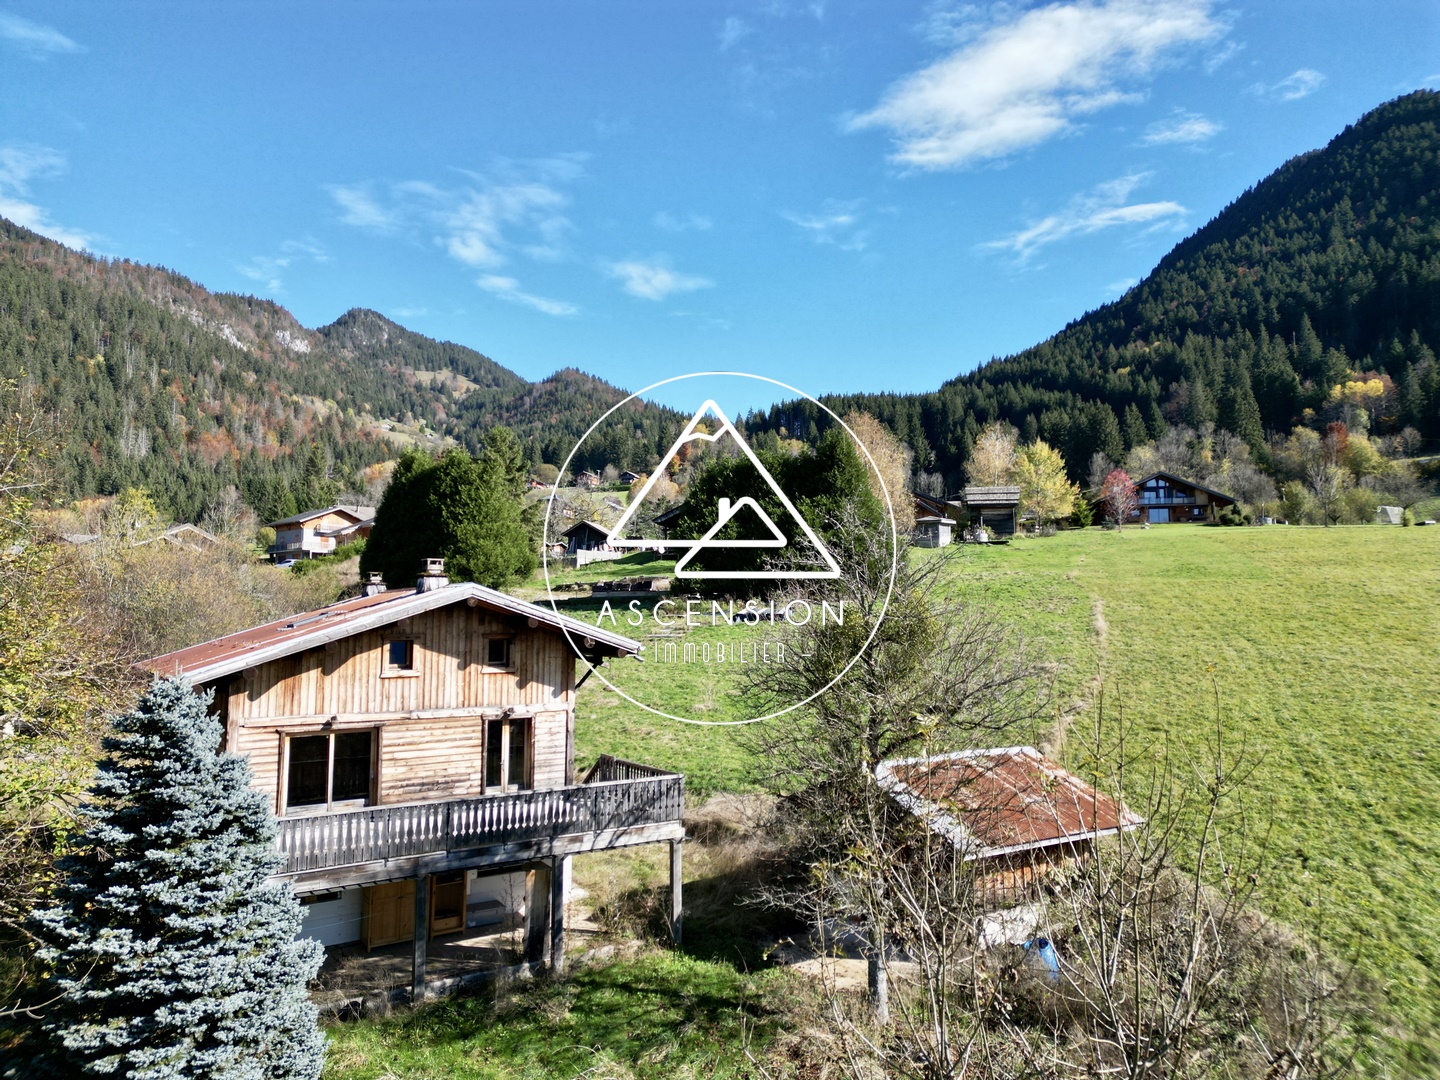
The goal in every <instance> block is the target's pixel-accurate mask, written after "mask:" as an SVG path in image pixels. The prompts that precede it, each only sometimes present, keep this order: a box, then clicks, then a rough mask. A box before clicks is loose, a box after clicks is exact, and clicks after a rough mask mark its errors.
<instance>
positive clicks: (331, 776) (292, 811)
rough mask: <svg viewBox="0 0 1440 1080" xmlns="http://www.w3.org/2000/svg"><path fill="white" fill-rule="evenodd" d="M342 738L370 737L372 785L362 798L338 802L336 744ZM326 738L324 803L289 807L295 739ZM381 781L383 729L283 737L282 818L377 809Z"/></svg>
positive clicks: (285, 735)
mask: <svg viewBox="0 0 1440 1080" xmlns="http://www.w3.org/2000/svg"><path fill="white" fill-rule="evenodd" d="M341 735H368V736H369V737H370V769H369V786H368V788H367V790H366V793H365V795H364V797H363V798H359V799H355V798H350V799H336V798H335V797H334V796H335V745H336V742H337V739H338V736H341ZM314 738H323V739H325V741H326V743H327V746H326V759H325V801H324V802H321V803H302V804H300V805H297V806H291V805H290V762H291V756H290V755H291V744H293V743H294V741H295V740H296V739H314ZM379 780H380V728H379V727H359V728H341V729H339V730H312V731H293V732H290V731H287V732H284V733H283V734H282V745H281V748H280V792H279V796H280V798H279V803H280V807H279V816H280V817H306V816H309V815H313V814H333V813H335V812H337V811H341V810H358V809H361V808H362V807H366V806H374V805H375V804H376V803H377V802H378V797H377V789H378V787H379Z"/></svg>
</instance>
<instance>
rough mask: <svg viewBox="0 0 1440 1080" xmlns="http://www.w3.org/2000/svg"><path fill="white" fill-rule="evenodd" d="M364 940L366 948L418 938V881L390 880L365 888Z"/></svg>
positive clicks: (363, 907)
mask: <svg viewBox="0 0 1440 1080" xmlns="http://www.w3.org/2000/svg"><path fill="white" fill-rule="evenodd" d="M364 894H365V898H364V900H363V901H362V903H361V917H360V926H361V940H362V941H363V942H364V943H365V948H367V949H378V948H379V947H380V946H381V945H394V944H395V943H396V942H398V941H413V940H414V938H415V882H414V881H387V882H386V883H385V884H384V885H372V886H371V887H370V888H368V889H365V890H364Z"/></svg>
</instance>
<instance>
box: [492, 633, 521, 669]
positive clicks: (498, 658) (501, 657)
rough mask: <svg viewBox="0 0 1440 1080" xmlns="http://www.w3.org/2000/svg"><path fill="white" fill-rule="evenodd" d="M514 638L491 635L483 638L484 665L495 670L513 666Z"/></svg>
mask: <svg viewBox="0 0 1440 1080" xmlns="http://www.w3.org/2000/svg"><path fill="white" fill-rule="evenodd" d="M514 655H515V639H514V638H508V637H492V638H486V639H485V666H486V667H487V668H492V669H495V670H497V671H509V670H510V669H511V668H512V667H514Z"/></svg>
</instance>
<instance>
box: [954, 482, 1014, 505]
mask: <svg viewBox="0 0 1440 1080" xmlns="http://www.w3.org/2000/svg"><path fill="white" fill-rule="evenodd" d="M965 505H966V506H1018V505H1020V489H1019V488H1018V487H1015V486H1013V485H1009V484H1005V485H1000V486H997V487H967V488H966V489H965Z"/></svg>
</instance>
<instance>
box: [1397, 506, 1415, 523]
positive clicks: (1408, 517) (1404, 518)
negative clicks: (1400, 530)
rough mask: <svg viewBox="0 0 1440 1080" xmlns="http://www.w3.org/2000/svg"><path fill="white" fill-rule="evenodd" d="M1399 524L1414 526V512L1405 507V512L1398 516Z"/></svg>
mask: <svg viewBox="0 0 1440 1080" xmlns="http://www.w3.org/2000/svg"><path fill="white" fill-rule="evenodd" d="M1400 524H1401V525H1414V524H1415V512H1414V511H1413V510H1411V509H1410V508H1409V507H1406V508H1405V510H1404V511H1402V512H1401V514H1400Z"/></svg>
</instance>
